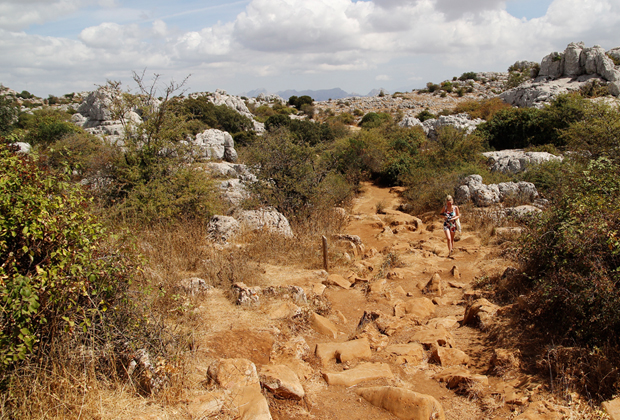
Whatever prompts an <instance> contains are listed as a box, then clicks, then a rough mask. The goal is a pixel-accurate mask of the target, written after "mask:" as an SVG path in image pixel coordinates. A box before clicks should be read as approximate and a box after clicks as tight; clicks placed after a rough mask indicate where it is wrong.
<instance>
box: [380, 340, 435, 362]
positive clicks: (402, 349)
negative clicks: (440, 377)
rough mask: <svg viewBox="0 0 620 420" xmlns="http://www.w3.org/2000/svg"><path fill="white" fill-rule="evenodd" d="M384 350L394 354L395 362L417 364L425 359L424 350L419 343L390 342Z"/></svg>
mask: <svg viewBox="0 0 620 420" xmlns="http://www.w3.org/2000/svg"><path fill="white" fill-rule="evenodd" d="M385 352H386V353H388V354H390V355H392V356H394V357H395V359H396V363H397V364H399V365H401V364H403V363H407V364H410V365H413V366H417V365H419V364H420V363H422V362H424V360H425V359H426V351H425V350H424V346H422V344H420V343H408V344H392V345H389V346H387V347H386V349H385Z"/></svg>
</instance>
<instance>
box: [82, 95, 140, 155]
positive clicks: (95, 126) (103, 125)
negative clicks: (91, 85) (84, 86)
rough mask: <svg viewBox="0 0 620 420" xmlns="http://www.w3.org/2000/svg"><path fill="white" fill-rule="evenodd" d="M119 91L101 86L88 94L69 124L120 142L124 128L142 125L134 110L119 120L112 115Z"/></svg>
mask: <svg viewBox="0 0 620 420" xmlns="http://www.w3.org/2000/svg"><path fill="white" fill-rule="evenodd" d="M121 94H122V93H121V92H120V91H119V90H115V89H113V88H111V87H109V86H102V87H100V88H99V89H97V90H95V91H93V92H90V93H89V94H88V96H87V97H86V99H85V100H84V101H83V102H82V103H81V104H80V106H79V107H78V110H77V111H78V112H77V113H75V114H73V116H72V117H71V122H72V123H74V124H75V125H77V126H79V127H82V128H83V129H84V130H86V131H87V132H89V133H91V134H94V135H96V136H99V137H107V138H108V140H110V141H112V142H113V143H117V142H120V141H122V138H123V135H124V134H125V129H126V127H128V126H130V125H137V124H140V123H142V118H141V117H140V115H138V113H136V112H135V110H130V111H128V112H127V113H126V114H125V115H124V116H123V117H122V118H123V121H121V119H118V116H115V115H114V112H113V110H114V103H115V102H116V101H120V100H121V99H120V95H121Z"/></svg>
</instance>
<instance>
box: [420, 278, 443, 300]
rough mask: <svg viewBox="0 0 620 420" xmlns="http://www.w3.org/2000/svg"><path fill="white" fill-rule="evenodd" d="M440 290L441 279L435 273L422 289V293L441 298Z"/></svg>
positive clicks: (441, 291) (441, 292)
mask: <svg viewBox="0 0 620 420" xmlns="http://www.w3.org/2000/svg"><path fill="white" fill-rule="evenodd" d="M442 289H443V288H442V286H441V277H439V273H435V274H433V277H431V279H430V280H429V281H428V283H427V284H426V286H425V287H424V292H425V293H428V294H431V295H433V296H437V297H441V296H442V294H443V290H442Z"/></svg>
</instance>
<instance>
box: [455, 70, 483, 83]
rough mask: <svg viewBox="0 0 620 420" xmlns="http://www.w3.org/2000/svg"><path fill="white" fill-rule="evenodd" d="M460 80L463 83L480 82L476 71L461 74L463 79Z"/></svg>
mask: <svg viewBox="0 0 620 420" xmlns="http://www.w3.org/2000/svg"><path fill="white" fill-rule="evenodd" d="M459 80H461V81H465V80H474V81H476V80H478V75H477V74H476V72H475V71H468V72H466V73H463V74H461V77H459Z"/></svg>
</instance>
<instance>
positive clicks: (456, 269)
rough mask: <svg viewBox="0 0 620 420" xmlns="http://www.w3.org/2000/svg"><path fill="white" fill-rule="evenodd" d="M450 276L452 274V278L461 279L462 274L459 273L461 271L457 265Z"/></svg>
mask: <svg viewBox="0 0 620 420" xmlns="http://www.w3.org/2000/svg"><path fill="white" fill-rule="evenodd" d="M450 274H452V277H454V278H455V279H460V278H461V273H460V272H459V269H458V267H457V266H456V265H455V266H454V267H452V270H450Z"/></svg>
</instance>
